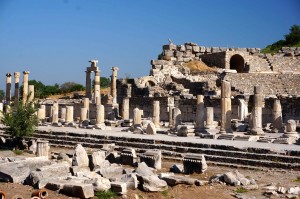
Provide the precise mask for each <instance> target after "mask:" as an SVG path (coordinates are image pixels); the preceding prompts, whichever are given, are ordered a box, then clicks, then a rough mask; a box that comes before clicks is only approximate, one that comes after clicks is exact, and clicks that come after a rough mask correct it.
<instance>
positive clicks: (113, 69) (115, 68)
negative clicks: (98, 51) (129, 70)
mask: <svg viewBox="0 0 300 199" xmlns="http://www.w3.org/2000/svg"><path fill="white" fill-rule="evenodd" d="M111 70H112V71H118V70H119V68H118V67H116V66H113V67H111Z"/></svg>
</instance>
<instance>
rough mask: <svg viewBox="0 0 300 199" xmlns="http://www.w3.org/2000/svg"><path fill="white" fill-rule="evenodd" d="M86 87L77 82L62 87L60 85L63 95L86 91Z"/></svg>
mask: <svg viewBox="0 0 300 199" xmlns="http://www.w3.org/2000/svg"><path fill="white" fill-rule="evenodd" d="M84 89H85V88H84V86H82V85H81V84H78V83H75V82H65V83H63V84H62V85H60V91H61V92H62V93H68V92H73V91H82V90H84Z"/></svg>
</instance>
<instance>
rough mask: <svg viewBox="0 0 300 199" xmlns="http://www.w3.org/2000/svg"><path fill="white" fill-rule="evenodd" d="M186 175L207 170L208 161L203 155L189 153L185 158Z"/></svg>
mask: <svg viewBox="0 0 300 199" xmlns="http://www.w3.org/2000/svg"><path fill="white" fill-rule="evenodd" d="M183 166H184V173H187V174H192V173H194V172H195V173H203V172H204V171H206V169H207V164H206V160H205V157H204V155H203V154H191V153H187V154H186V155H185V156H184V158H183Z"/></svg>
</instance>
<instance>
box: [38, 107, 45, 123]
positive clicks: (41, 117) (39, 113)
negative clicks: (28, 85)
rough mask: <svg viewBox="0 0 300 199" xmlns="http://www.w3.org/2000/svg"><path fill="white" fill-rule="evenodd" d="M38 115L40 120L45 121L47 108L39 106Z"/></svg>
mask: <svg viewBox="0 0 300 199" xmlns="http://www.w3.org/2000/svg"><path fill="white" fill-rule="evenodd" d="M37 117H38V119H39V120H40V121H42V122H43V121H44V120H45V118H46V111H45V109H42V108H39V109H38V113H37Z"/></svg>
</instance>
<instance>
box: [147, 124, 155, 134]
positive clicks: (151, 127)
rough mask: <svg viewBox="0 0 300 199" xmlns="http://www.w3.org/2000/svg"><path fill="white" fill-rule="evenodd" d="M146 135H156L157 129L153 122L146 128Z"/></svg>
mask: <svg viewBox="0 0 300 199" xmlns="http://www.w3.org/2000/svg"><path fill="white" fill-rule="evenodd" d="M146 134H151V135H154V134H156V127H155V124H154V123H153V122H150V123H148V125H147V128H146Z"/></svg>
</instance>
